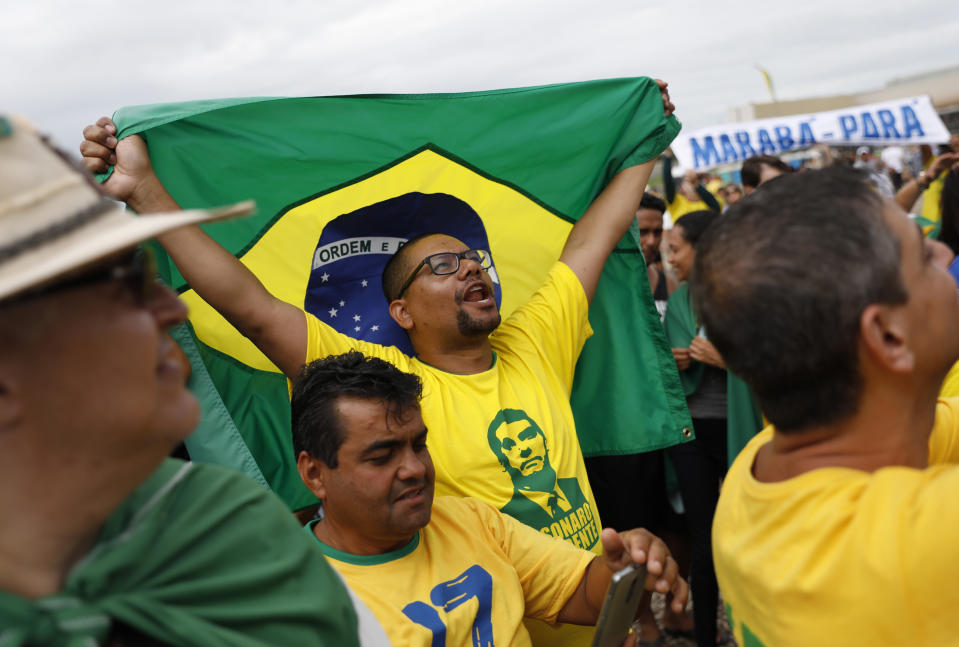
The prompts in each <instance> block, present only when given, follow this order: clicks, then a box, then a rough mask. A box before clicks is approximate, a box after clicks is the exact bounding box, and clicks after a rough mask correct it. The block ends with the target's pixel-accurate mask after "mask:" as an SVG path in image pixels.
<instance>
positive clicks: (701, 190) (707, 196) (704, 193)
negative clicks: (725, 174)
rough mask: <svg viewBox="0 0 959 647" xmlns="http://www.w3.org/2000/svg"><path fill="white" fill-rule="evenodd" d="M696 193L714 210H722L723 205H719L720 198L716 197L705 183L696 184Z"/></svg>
mask: <svg viewBox="0 0 959 647" xmlns="http://www.w3.org/2000/svg"><path fill="white" fill-rule="evenodd" d="M696 193H697V194H698V195H699V197H700V199H701V200H702V201H703V202H705V203H706V206H708V207H709V208H710V209H712V210H713V211H722V207H721V206H719V200H717V199H716V196H714V195H713V194H712V192H711V191H710V190H709V189H707V188H706V185H704V184H698V185H696Z"/></svg>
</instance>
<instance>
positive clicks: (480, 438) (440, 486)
mask: <svg viewBox="0 0 959 647" xmlns="http://www.w3.org/2000/svg"><path fill="white" fill-rule="evenodd" d="M588 312H589V303H588V302H587V300H586V293H585V292H584V291H583V285H582V283H580V281H579V278H578V277H577V276H576V275H575V274H574V273H573V271H572V270H571V269H570V268H569V267H568V266H567V265H565V264H563V263H560V262H557V263H555V264H554V265H553V267H552V268H551V269H550V271H549V274H548V276H547V278H546V282H545V283H544V284H543V286H542V287H541V288H540V289H539V290H537V291H536V293H535V294H533V296H532V297H531V298H530V300H529V302H528V303H526V304H524V305H523V306H522V307H520V308H517V309H516V310H515V311H514V312H513V314H512V315H510V317H509V319H507V320H506V321H504V322H503V323H502V324H500V326H499V328H497V329H496V330H495V331H494V332H493V334H492V335H491V336H490V341H491V344H492V346H493V352H494V359H493V365H492V366H491V367H490V368H489V369H488V370H486V371H483V372H482V373H476V374H473V375H456V374H454V373H447V372H446V371H443V370H440V369H438V368H435V367H433V366H430V365H429V364H425V363H423V362H421V361H420V360H419V359H417V358H415V357H409V356H408V355H405V354H404V353H402V352H401V351H400V350H399V349H397V348H396V347H395V346H389V347H385V346H380V345H378V344H371V343H369V342H365V341H360V340H356V339H353V338H352V337H348V336H346V335H343V334H341V333H338V332H337V331H335V330H333V329H332V328H331V327H329V326H327V325H326V324H324V323H322V322H321V321H320V320H319V319H317V318H316V317H314V316H313V315H310V314H307V315H306V322H307V335H308V340H307V344H308V347H307V356H306V361H307V362H311V361H313V360H315V359H319V358H321V357H326V356H328V355H336V354H340V353H345V352H347V351H349V350H350V349H356V350H358V351H360V352H361V353H363V354H364V355H367V356H373V357H379V358H381V359H383V360H385V361H388V362H390V363H391V364H393V365H394V366H396V367H397V368H399V369H401V370H403V371H406V372H409V373H414V374H416V375H418V376H419V377H420V379H421V380H422V381H423V399H422V401H421V402H420V405H421V407H422V410H423V422H424V423H425V424H426V427H427V429H429V430H430V434H429V440H428V441H427V444H428V446H429V450H430V454H431V455H432V457H433V465H434V466H435V467H436V494H437V495H454V496H472V497H476V498H478V499H482V500H483V501H486V502H487V503H489V504H491V505H492V506H493V507H494V508H496V509H497V510H499V511H500V512H503V513H505V514H508V515H510V516H512V517H514V518H516V519H518V520H519V521H521V522H523V523H525V524H526V525H528V526H530V527H532V528H535V529H536V530H539V531H541V532H544V533H547V534H549V535H552V536H554V537H559V538H561V539H565V540H566V541H568V542H570V543H572V544H573V545H575V546H578V547H580V548H585V549H587V550H590V551H592V552H594V553H596V554H600V553H602V545H601V544H600V541H599V534H600V532H601V531H602V528H603V526H602V524H601V522H600V518H599V511H598V510H597V508H596V501H595V500H594V498H593V491H592V490H591V489H590V487H589V480H588V479H587V476H586V466H585V464H584V463H583V453H582V451H581V449H580V447H579V439H578V438H577V436H576V426H575V424H574V422H573V412H572V409H571V408H570V406H569V395H570V391H571V390H572V386H573V370H574V368H575V366H576V360H577V359H578V358H579V354H580V351H581V350H582V348H583V344H584V343H585V342H586V340H587V339H588V338H589V336H590V335H592V333H593V331H592V328H590V325H589V320H588V316H587V315H588ZM524 472H525V473H524ZM536 625H537V623H533V624H531V625H530V627H529V628H530V631H531V632H533V640H534V642H535V643H536V644H537V645H560V644H564V645H577V644H581V643H582V641H584V640H585V642H586V643H588V642H589V636H590V635H591V633H592V628H591V627H590V628H584V627H575V626H572V625H562V626H561V631H557V630H553V629H550V628H548V627H545V626H543V625H542V624H539V625H538V626H536Z"/></svg>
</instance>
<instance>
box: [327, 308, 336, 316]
mask: <svg viewBox="0 0 959 647" xmlns="http://www.w3.org/2000/svg"><path fill="white" fill-rule="evenodd" d="M329 313H330V319H332V318H333V317H335V316H336V308H330V310H329Z"/></svg>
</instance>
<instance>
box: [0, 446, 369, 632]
mask: <svg viewBox="0 0 959 647" xmlns="http://www.w3.org/2000/svg"><path fill="white" fill-rule="evenodd" d="M114 621H117V622H120V623H123V624H125V625H127V626H128V627H131V628H133V629H135V630H136V631H139V632H141V633H143V634H144V635H147V636H150V637H152V638H155V639H156V640H158V641H160V642H163V643H167V644H170V645H177V646H179V645H196V646H197V647H201V646H202V647H208V646H210V645H230V646H231V647H254V646H260V647H267V646H274V645H320V644H323V645H356V644H358V639H357V635H356V627H357V620H356V614H355V612H354V611H353V607H352V605H351V603H350V601H349V598H348V595H347V593H346V590H345V588H344V587H343V585H342V583H341V581H340V579H339V578H338V577H337V576H336V574H335V573H334V572H333V571H332V569H331V568H330V566H329V565H328V564H327V563H326V560H325V559H324V558H323V556H322V554H321V553H320V551H319V550H317V549H316V547H315V546H314V545H312V542H311V541H310V540H309V538H308V537H305V536H304V533H303V531H302V530H301V529H300V527H299V525H298V524H297V523H296V521H295V520H294V519H293V517H292V515H290V514H289V513H288V512H287V511H286V508H285V507H284V506H283V505H282V504H281V503H280V502H279V500H278V499H276V498H275V497H274V496H273V495H272V494H270V493H269V492H268V491H267V490H265V489H264V488H262V487H261V486H259V485H256V484H254V483H253V482H251V481H249V479H247V478H245V477H243V476H241V475H239V474H236V473H233V472H230V471H228V470H224V469H221V468H217V467H213V466H209V465H194V464H193V463H183V462H182V461H176V460H173V459H169V460H167V461H165V462H164V463H163V465H162V466H161V467H160V469H158V470H157V471H156V472H155V473H154V474H153V476H151V477H150V479H149V480H147V481H146V482H145V483H144V484H143V485H142V486H140V488H139V489H137V490H136V492H134V493H133V495H132V496H130V497H129V498H128V499H127V500H126V501H125V502H124V503H123V505H121V506H120V508H118V509H117V510H116V511H115V512H114V513H113V515H112V516H111V517H110V519H109V520H108V521H107V523H106V525H105V526H104V528H103V531H102V533H101V536H100V538H99V540H98V541H97V543H96V545H95V546H94V547H93V548H92V549H91V550H90V552H89V553H88V554H87V556H86V557H84V558H83V559H82V560H81V561H80V562H79V563H77V565H76V566H75V567H74V568H73V570H72V571H71V572H70V574H69V575H68V577H67V580H66V583H65V584H64V587H63V590H62V591H61V592H59V593H57V594H56V595H51V596H47V597H44V598H40V599H37V600H27V599H24V598H21V597H19V596H16V595H13V594H10V593H6V592H3V591H0V647H20V646H24V647H25V646H27V645H29V646H30V647H97V646H99V645H102V644H103V643H104V641H105V640H106V639H107V638H108V636H109V634H110V632H111V630H112V626H113V622H114Z"/></svg>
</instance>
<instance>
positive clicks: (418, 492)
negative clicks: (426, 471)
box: [396, 485, 426, 502]
mask: <svg viewBox="0 0 959 647" xmlns="http://www.w3.org/2000/svg"><path fill="white" fill-rule="evenodd" d="M425 490H426V486H425V485H421V486H420V487H416V488H410V489H408V490H404V491H403V492H402V493H401V494H400V495H399V496H398V497H396V501H397V502H399V501H409V500H412V499H417V498H419V497H421V496H423V492H424V491H425Z"/></svg>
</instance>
